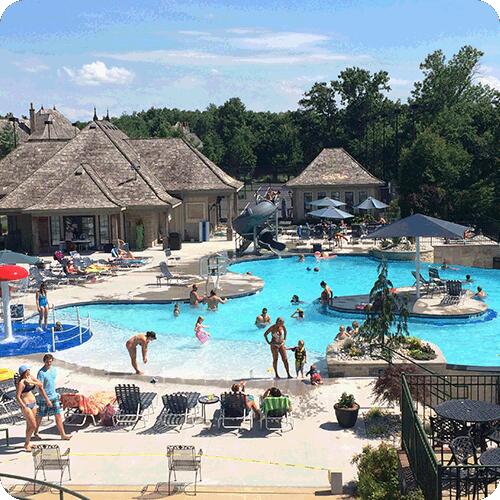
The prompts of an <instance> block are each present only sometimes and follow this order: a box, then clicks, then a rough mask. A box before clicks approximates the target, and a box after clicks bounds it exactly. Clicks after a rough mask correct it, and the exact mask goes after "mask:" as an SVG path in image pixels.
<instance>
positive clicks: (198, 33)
mask: <svg viewBox="0 0 500 500" xmlns="http://www.w3.org/2000/svg"><path fill="white" fill-rule="evenodd" d="M179 33H180V34H181V35H186V36H210V33H209V32H208V31H196V30H181V31H179Z"/></svg>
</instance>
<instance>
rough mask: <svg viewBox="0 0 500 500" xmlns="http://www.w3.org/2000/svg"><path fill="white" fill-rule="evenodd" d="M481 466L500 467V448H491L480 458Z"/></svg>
mask: <svg viewBox="0 0 500 500" xmlns="http://www.w3.org/2000/svg"><path fill="white" fill-rule="evenodd" d="M479 463H480V464H481V465H491V466H498V467H500V448H490V449H489V450H486V451H485V452H484V453H481V456H480V457H479Z"/></svg>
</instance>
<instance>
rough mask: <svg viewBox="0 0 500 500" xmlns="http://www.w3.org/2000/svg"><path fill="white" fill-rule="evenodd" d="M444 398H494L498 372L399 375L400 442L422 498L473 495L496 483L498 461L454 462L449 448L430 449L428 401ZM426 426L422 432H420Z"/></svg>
mask: <svg viewBox="0 0 500 500" xmlns="http://www.w3.org/2000/svg"><path fill="white" fill-rule="evenodd" d="M450 399H473V400H481V401H486V402H489V403H494V404H499V403H500V374H499V375H451V376H444V375H437V374H436V375H406V374H404V375H402V380H401V414H402V446H403V449H404V450H405V452H406V453H407V455H408V460H409V462H410V466H411V469H412V471H413V473H414V475H415V478H416V480H417V483H418V484H419V486H420V488H421V489H422V491H423V493H424V496H425V498H426V499H428V500H442V499H446V500H448V499H449V500H451V499H462V498H463V499H470V500H474V499H479V498H485V497H486V496H488V494H491V493H492V492H493V491H494V490H495V488H496V487H497V486H499V484H500V467H488V466H484V465H480V464H479V463H471V464H470V465H469V464H467V465H462V464H457V463H454V462H453V460H452V456H451V454H450V451H449V449H447V450H446V452H443V444H441V450H440V451H441V453H440V454H438V455H436V453H435V450H434V449H433V446H432V443H431V440H430V439H429V436H428V434H430V424H429V421H430V417H431V416H433V414H434V411H433V409H432V408H433V407H434V406H436V405H437V404H439V403H441V402H443V401H447V400H450ZM426 430H427V432H426Z"/></svg>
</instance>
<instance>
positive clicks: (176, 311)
mask: <svg viewBox="0 0 500 500" xmlns="http://www.w3.org/2000/svg"><path fill="white" fill-rule="evenodd" d="M180 314H181V308H180V307H179V304H175V306H174V316H175V317H176V318H177V316H180Z"/></svg>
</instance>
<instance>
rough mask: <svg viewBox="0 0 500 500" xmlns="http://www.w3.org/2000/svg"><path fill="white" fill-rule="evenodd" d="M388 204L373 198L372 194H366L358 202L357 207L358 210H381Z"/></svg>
mask: <svg viewBox="0 0 500 500" xmlns="http://www.w3.org/2000/svg"><path fill="white" fill-rule="evenodd" d="M388 206H389V205H386V204H385V203H383V202H381V201H380V200H377V199H376V198H373V197H372V196H368V198H366V200H365V201H363V203H360V204H359V205H358V206H357V207H354V208H358V209H360V210H382V209H383V208H387V207H388Z"/></svg>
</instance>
